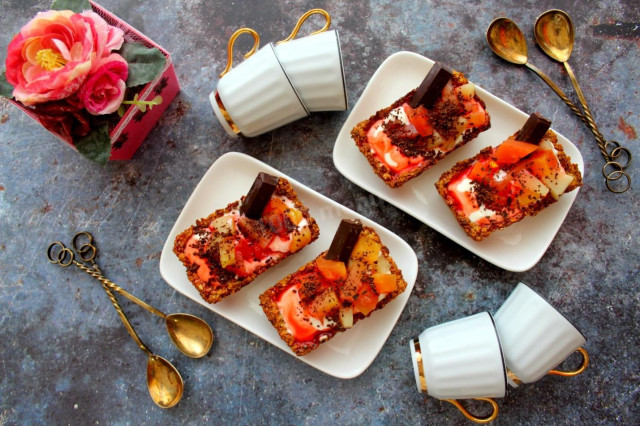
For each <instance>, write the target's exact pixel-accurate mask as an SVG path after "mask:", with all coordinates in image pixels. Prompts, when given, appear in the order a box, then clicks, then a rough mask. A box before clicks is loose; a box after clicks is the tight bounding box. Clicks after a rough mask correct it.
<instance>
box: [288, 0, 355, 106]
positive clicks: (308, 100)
mask: <svg viewBox="0 0 640 426" xmlns="http://www.w3.org/2000/svg"><path fill="white" fill-rule="evenodd" d="M315 14H319V15H322V16H324V18H325V20H326V24H325V25H324V27H323V28H321V29H320V30H318V31H315V32H313V33H311V35H309V36H306V37H303V38H299V39H295V37H296V35H297V34H298V31H299V30H300V27H301V26H302V24H303V23H304V21H305V20H306V19H307V18H309V17H310V16H312V15H315ZM330 25H331V16H330V15H329V13H328V12H327V11H325V10H323V9H312V10H309V11H308V12H306V13H305V14H304V15H302V16H301V17H300V19H299V20H298V23H297V24H296V26H295V28H294V29H293V32H292V33H291V35H289V37H287V38H286V39H284V40H282V41H279V42H278V43H276V54H277V55H278V59H279V60H280V63H281V64H282V66H283V68H284V70H285V72H286V73H287V75H288V76H289V78H290V79H291V83H292V84H293V86H294V87H295V88H296V91H297V92H298V94H299V95H300V98H301V99H302V102H303V103H304V105H305V106H306V107H307V109H308V110H309V111H311V112H316V111H344V110H346V109H347V91H346V85H345V78H344V67H343V64H342V53H341V49H340V38H339V37H338V32H337V31H335V30H329V31H327V30H328V29H329V26H330Z"/></svg>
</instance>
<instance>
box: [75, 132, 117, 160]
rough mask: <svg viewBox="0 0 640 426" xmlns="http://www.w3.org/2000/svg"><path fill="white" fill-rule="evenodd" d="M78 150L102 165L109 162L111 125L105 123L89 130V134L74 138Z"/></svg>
mask: <svg viewBox="0 0 640 426" xmlns="http://www.w3.org/2000/svg"><path fill="white" fill-rule="evenodd" d="M74 143H75V146H76V148H77V149H78V152H79V153H80V154H82V155H84V156H85V157H87V158H88V159H89V160H91V161H93V162H94V163H98V164H100V165H101V166H104V165H105V164H107V161H109V156H110V155H111V138H110V137H109V126H108V125H106V124H105V125H103V126H100V127H98V128H97V129H94V130H92V131H91V132H89V134H88V135H87V136H84V137H82V138H78V139H77V140H74Z"/></svg>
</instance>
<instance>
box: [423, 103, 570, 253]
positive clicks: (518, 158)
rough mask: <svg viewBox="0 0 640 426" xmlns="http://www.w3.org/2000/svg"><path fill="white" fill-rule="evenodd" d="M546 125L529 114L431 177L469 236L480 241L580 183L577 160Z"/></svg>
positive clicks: (544, 121)
mask: <svg viewBox="0 0 640 426" xmlns="http://www.w3.org/2000/svg"><path fill="white" fill-rule="evenodd" d="M550 126H551V122H550V121H548V120H546V119H545V118H543V117H541V116H539V115H537V114H532V115H531V116H529V119H528V120H527V122H526V123H525V125H524V126H523V127H522V129H520V130H519V131H518V132H516V133H515V134H514V135H513V136H511V137H509V138H508V139H507V140H505V141H504V142H502V143H501V144H500V145H498V146H497V147H491V146H489V147H486V148H484V149H483V150H482V151H480V152H479V153H478V155H476V156H475V157H473V158H470V159H468V160H464V161H461V162H459V163H457V164H456V165H454V166H453V168H451V170H449V171H447V172H445V173H444V174H443V175H442V176H441V177H440V179H439V180H438V182H436V184H435V185H436V189H437V190H438V192H439V193H440V195H442V197H443V198H444V200H445V202H446V203H447V205H448V206H449V208H450V209H451V211H452V212H453V214H454V215H455V217H456V219H457V220H458V222H459V223H460V225H461V226H462V227H463V228H464V230H465V232H466V233H467V235H469V236H470V237H471V238H473V239H474V240H477V241H480V240H482V239H484V238H486V237H488V236H489V235H490V234H491V233H492V232H493V231H497V230H499V229H504V228H506V227H507V226H509V225H511V224H513V223H516V222H518V221H520V220H522V219H523V218H525V217H526V216H534V215H536V214H538V213H539V212H540V211H542V210H543V209H544V208H545V207H547V206H548V205H550V204H553V203H555V202H556V201H557V200H558V199H559V198H560V197H561V196H562V194H564V193H566V192H570V191H573V190H574V189H576V188H578V187H580V186H581V185H582V175H581V174H580V170H579V169H578V166H577V165H576V164H574V163H572V162H571V158H570V157H569V156H567V155H566V154H565V152H564V149H563V148H562V145H560V144H559V143H558V140H557V136H556V134H555V133H554V132H553V130H550V129H549V128H550Z"/></svg>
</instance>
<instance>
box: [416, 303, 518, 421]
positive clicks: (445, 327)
mask: <svg viewBox="0 0 640 426" xmlns="http://www.w3.org/2000/svg"><path fill="white" fill-rule="evenodd" d="M409 346H410V348H411V358H412V359H413V371H414V374H415V379H416V385H417V387H418V390H419V391H420V392H426V393H428V394H429V395H431V396H433V397H434V398H437V399H442V400H446V401H448V402H450V403H452V404H454V405H455V406H456V407H457V408H458V409H459V410H460V411H461V412H462V413H463V414H464V415H465V416H467V417H468V418H470V419H471V420H474V421H476V422H489V421H491V420H493V419H495V417H497V415H498V405H497V404H496V403H495V401H493V400H492V399H491V398H502V397H504V395H505V392H506V388H507V381H506V373H505V365H504V358H503V356H502V350H501V348H500V341H499V338H498V333H497V331H496V328H495V325H494V323H493V319H492V317H491V314H489V313H488V312H482V313H479V314H476V315H472V316H469V317H466V318H461V319H458V320H455V321H451V322H447V323H444V324H440V325H437V326H434V327H430V328H428V329H426V330H425V331H423V332H422V333H421V334H420V336H419V337H418V338H417V339H413V340H412V341H411V342H410V345H409ZM458 399H478V400H483V401H487V402H489V403H490V404H491V405H492V407H493V412H492V413H491V415H490V416H489V417H486V418H478V417H476V416H473V415H472V414H470V413H469V412H467V411H466V410H465V409H464V408H463V407H462V406H461V405H460V403H459V402H458V401H456V400H458Z"/></svg>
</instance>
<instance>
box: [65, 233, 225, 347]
mask: <svg viewBox="0 0 640 426" xmlns="http://www.w3.org/2000/svg"><path fill="white" fill-rule="evenodd" d="M80 239H82V240H88V242H87V243H85V244H83V245H82V246H79V240H80ZM73 247H74V250H75V252H76V253H78V255H79V256H80V258H81V259H82V260H84V261H85V262H90V263H91V265H92V266H93V268H88V267H87V266H86V265H83V264H82V263H80V262H77V261H75V260H73V263H74V264H75V265H76V266H77V267H78V268H80V269H82V270H83V271H85V272H86V273H88V274H89V275H91V276H92V277H94V278H96V279H98V280H99V281H100V282H101V283H102V285H103V287H104V286H105V285H106V286H107V287H109V289H111V290H114V291H117V292H118V293H120V294H121V295H123V296H124V297H126V298H127V299H129V300H130V301H132V302H133V303H135V304H137V305H139V306H141V307H143V308H144V309H146V310H147V311H149V312H151V313H153V314H155V315H158V316H159V317H161V318H162V319H164V322H165V325H166V327H167V332H168V333H169V337H170V338H171V340H172V341H173V343H174V344H175V345H176V347H177V348H178V350H179V351H180V352H182V353H183V354H185V355H186V356H188V357H191V358H202V357H203V356H205V355H206V354H207V353H208V352H209V349H211V345H212V344H213V340H214V338H213V331H211V327H209V324H207V323H206V322H205V321H204V320H202V319H200V318H198V317H196V316H193V315H190V314H183V313H178V314H170V315H166V314H165V313H164V312H162V311H160V310H159V309H156V308H154V307H153V306H151V305H149V304H148V303H146V302H144V301H142V300H140V299H138V298H137V297H136V296H134V295H133V294H131V293H129V292H128V291H126V290H125V289H123V288H122V287H120V286H119V285H117V284H116V283H114V282H112V281H110V280H108V279H107V278H106V277H105V276H104V274H103V273H102V271H101V270H100V268H99V267H98V264H97V263H96V261H95V258H96V255H97V252H98V250H97V248H96V246H95V245H94V244H93V236H92V235H91V234H90V233H89V232H87V231H82V232H78V233H77V234H76V235H75V236H74V237H73Z"/></svg>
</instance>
